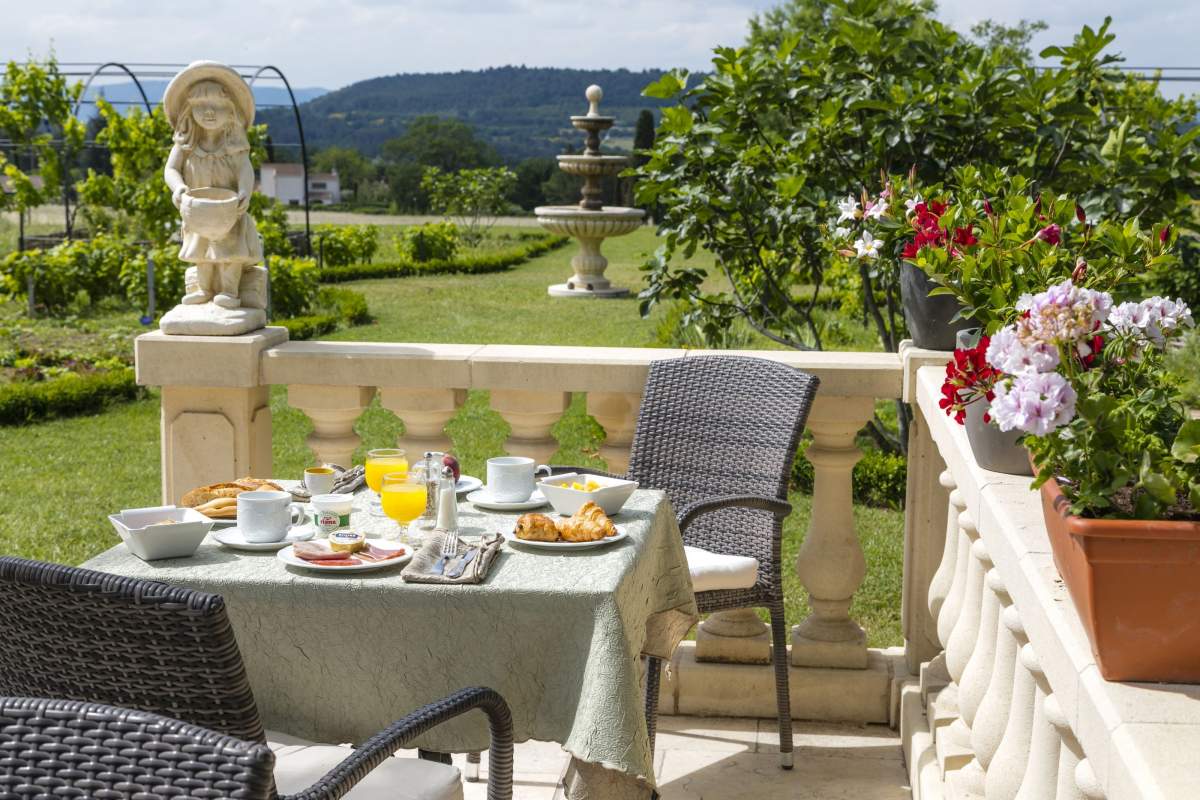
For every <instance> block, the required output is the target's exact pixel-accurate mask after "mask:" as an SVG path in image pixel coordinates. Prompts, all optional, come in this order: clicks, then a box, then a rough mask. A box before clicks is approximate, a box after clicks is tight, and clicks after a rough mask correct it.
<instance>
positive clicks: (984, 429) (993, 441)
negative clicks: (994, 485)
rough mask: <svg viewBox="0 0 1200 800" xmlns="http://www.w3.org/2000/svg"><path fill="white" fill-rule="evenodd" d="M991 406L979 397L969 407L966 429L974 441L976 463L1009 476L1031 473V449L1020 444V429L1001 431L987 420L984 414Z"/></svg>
mask: <svg viewBox="0 0 1200 800" xmlns="http://www.w3.org/2000/svg"><path fill="white" fill-rule="evenodd" d="M987 409H988V406H987V401H986V400H979V401H977V402H974V403H971V404H970V405H969V406H967V418H966V420H965V422H964V426H965V427H966V429H967V441H969V442H970V443H971V453H972V454H973V455H974V456H975V462H976V463H977V464H979V466H981V467H983V468H984V469H990V470H991V471H992V472H1003V473H1004V474H1006V475H1032V474H1033V470H1032V469H1031V468H1030V466H1029V452H1028V451H1027V450H1026V449H1025V448H1024V447H1022V446H1021V445H1020V444H1018V443H1017V439H1018V438H1020V436H1021V431H1007V432H1005V431H1002V430H1000V429H999V428H997V427H996V426H995V425H994V424H993V423H991V422H984V421H983V415H984V412H986V411H987Z"/></svg>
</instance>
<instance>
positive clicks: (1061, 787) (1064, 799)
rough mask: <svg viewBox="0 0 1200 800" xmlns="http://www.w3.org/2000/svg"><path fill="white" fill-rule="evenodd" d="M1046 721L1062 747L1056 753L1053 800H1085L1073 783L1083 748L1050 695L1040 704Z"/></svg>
mask: <svg viewBox="0 0 1200 800" xmlns="http://www.w3.org/2000/svg"><path fill="white" fill-rule="evenodd" d="M1042 713H1043V714H1045V716H1046V721H1047V722H1049V723H1050V724H1051V725H1053V726H1054V730H1055V731H1056V732H1057V733H1058V739H1059V741H1060V742H1062V746H1061V747H1060V748H1059V751H1058V780H1057V781H1056V783H1055V791H1054V800H1087V796H1086V795H1084V793H1083V792H1082V791H1080V789H1079V786H1077V785H1076V783H1075V770H1076V768H1078V766H1079V762H1080V761H1082V760H1083V748H1082V747H1080V746H1079V740H1078V739H1076V738H1075V732H1074V731H1072V730H1071V723H1070V722H1069V721H1068V720H1067V715H1066V713H1064V712H1063V709H1062V706H1061V705H1059V702H1058V698H1057V697H1056V696H1055V695H1053V694H1051V695H1050V696H1049V697H1047V698H1046V701H1045V702H1044V703H1043V704H1042Z"/></svg>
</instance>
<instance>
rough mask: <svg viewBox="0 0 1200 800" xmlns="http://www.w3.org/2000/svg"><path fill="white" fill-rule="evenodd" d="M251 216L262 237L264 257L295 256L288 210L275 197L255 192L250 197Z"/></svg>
mask: <svg viewBox="0 0 1200 800" xmlns="http://www.w3.org/2000/svg"><path fill="white" fill-rule="evenodd" d="M249 211H250V216H252V217H254V222H255V227H257V228H258V235H259V236H261V237H262V246H263V255H266V256H293V255H295V251H294V250H293V249H292V243H291V242H290V241H289V240H288V235H287V233H288V218H287V208H286V207H285V206H284V205H283V203H280V202H279V201H278V200H276V199H275V198H273V197H267V196H266V195H265V194H261V193H259V192H255V193H254V194H252V195H251V196H250V209H249Z"/></svg>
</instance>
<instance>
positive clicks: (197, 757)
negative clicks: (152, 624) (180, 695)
mask: <svg viewBox="0 0 1200 800" xmlns="http://www.w3.org/2000/svg"><path fill="white" fill-rule="evenodd" d="M274 766H275V755H274V754H273V753H272V752H271V750H270V748H268V747H267V746H266V745H263V744H258V743H254V742H247V741H244V740H242V739H238V738H235V737H233V736H226V735H224V734H221V733H215V732H213V731H210V730H208V729H206V728H201V727H199V726H197V725H191V724H189V723H186V722H180V721H179V720H174V719H170V718H168V717H163V716H160V715H158V714H150V713H148V712H145V711H132V710H130V709H127V708H117V707H115V706H106V705H100V704H98V703H84V702H79V701H76V700H44V699H40V698H28V697H0V797H50V796H52V795H53V796H54V797H98V796H99V797H132V796H133V795H134V794H135V793H145V796H150V795H151V794H153V795H154V796H156V797H229V798H235V800H268V798H270V797H271V793H272V787H273V783H272V779H271V775H272V770H273V768H274Z"/></svg>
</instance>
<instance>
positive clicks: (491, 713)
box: [289, 687, 513, 800]
mask: <svg viewBox="0 0 1200 800" xmlns="http://www.w3.org/2000/svg"><path fill="white" fill-rule="evenodd" d="M476 708H478V709H480V710H482V711H483V712H484V713H485V714H487V717H488V728H489V729H490V732H491V737H492V741H491V746H490V748H489V750H488V754H489V755H488V794H487V796H488V800H511V798H512V782H513V777H512V771H513V732H512V714H511V713H510V712H509V710H508V704H507V703H506V702H504V698H503V697H501V696H500V695H499V693H497V692H496V691H494V690H492V689H487V688H483V687H475V688H471V689H462V690H460V691H458V692H455V693H454V694H452V695H450V696H449V697H447V698H445V699H443V700H438V701H436V702H433V703H430V704H429V705H427V706H425V707H424V708H421V709H418V710H417V711H414V712H413V713H411V714H409V715H408V716H406V717H404V718H402V719H398V720H396V721H395V722H393V723H392V724H391V725H389V726H388V727H387V728H385V729H384V730H382V731H380V732H379V733H377V734H375V735H374V736H372V737H371V738H370V739H368V740H367V741H365V742H363V743H362V745H361V746H360V747H357V748H355V750H354V752H353V753H352V754H351V755H349V756H347V757H346V758H345V759H343V761H342V762H341V763H340V764H338V765H337V766H336V767H334V768H333V769H331V770H330V771H329V772H327V773H326V774H325V775H324V776H323V777H322V778H321V779H320V780H319V781H317V782H316V783H314V784H313V785H312V786H310V787H309V788H307V789H305V790H304V791H303V792H300V793H299V794H294V795H290V796H289V797H290V798H293V799H294V800H332V798H337V797H342V796H344V795H345V794H346V793H347V792H349V791H350V789H351V788H352V787H353V786H354V785H355V784H356V783H358V782H359V781H361V780H362V779H363V778H365V777H366V776H367V775H368V774H369V773H370V772H371V770H373V769H375V768H376V767H378V766H379V765H380V764H382V763H383V762H384V761H385V760H386V759H388V758H390V757H391V756H392V754H394V753H395V752H396V751H397V750H400V749H401V748H403V747H405V746H406V745H408V744H409V743H411V742H412V740H413V739H415V738H417V737H418V736H420V735H421V734H423V733H425V732H426V731H428V730H430V729H431V728H433V727H436V726H437V725H440V724H441V723H443V722H446V721H447V720H450V719H453V718H454V717H458V716H461V715H462V714H465V713H466V712H468V711H471V710H473V709H476Z"/></svg>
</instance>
